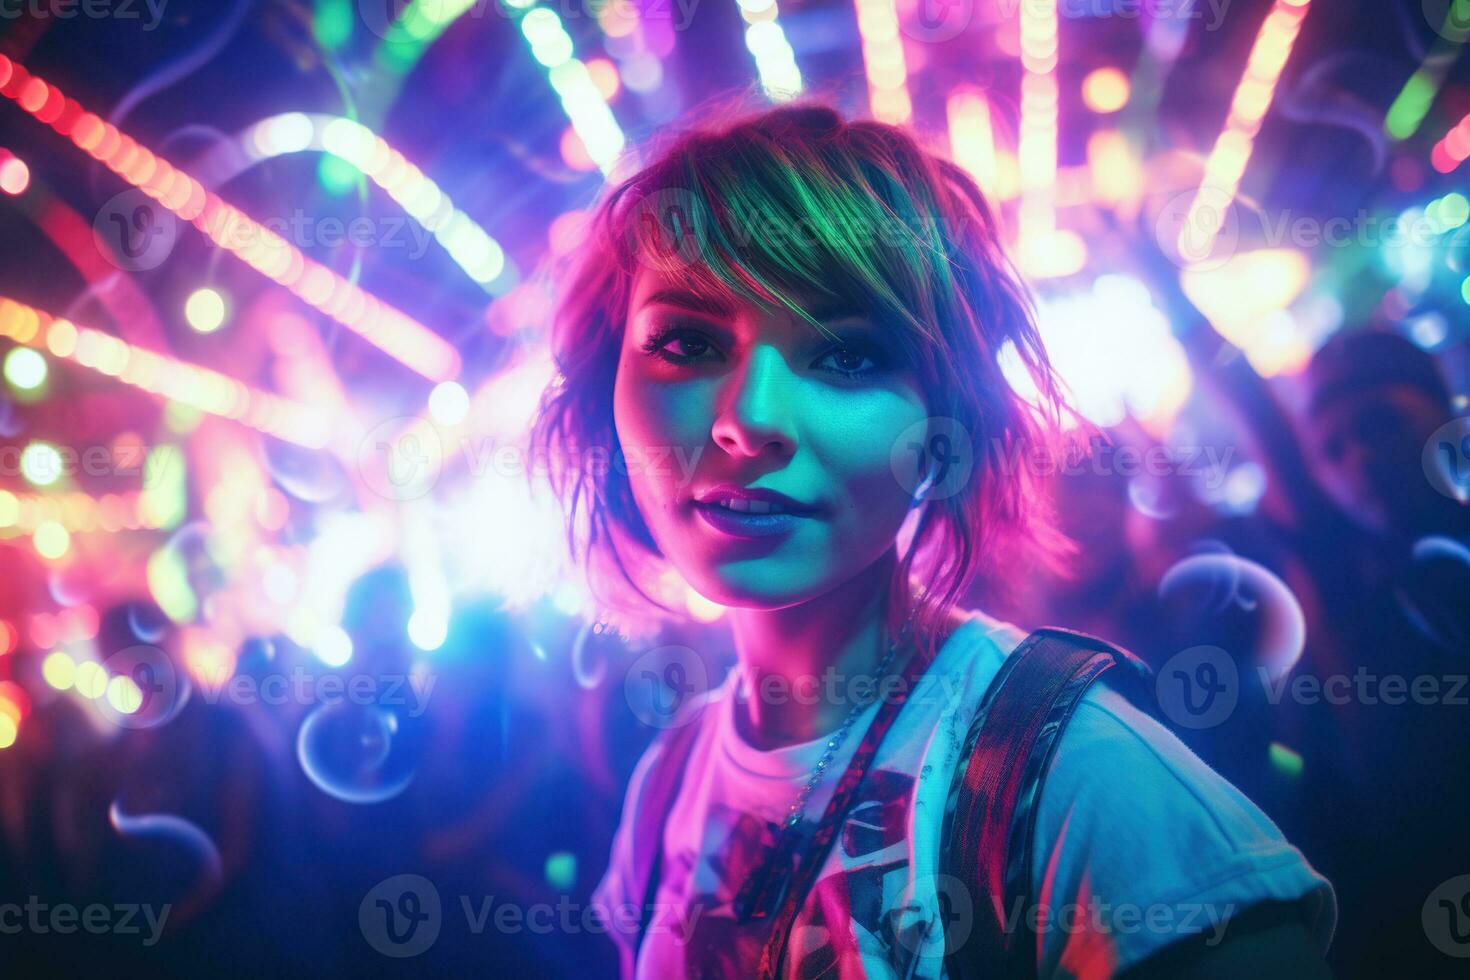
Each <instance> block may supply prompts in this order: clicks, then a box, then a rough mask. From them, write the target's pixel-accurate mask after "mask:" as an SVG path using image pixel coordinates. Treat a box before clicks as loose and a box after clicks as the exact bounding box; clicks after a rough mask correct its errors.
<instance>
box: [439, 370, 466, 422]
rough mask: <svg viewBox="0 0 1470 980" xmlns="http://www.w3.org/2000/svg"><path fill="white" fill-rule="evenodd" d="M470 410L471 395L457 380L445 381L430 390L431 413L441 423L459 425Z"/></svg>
mask: <svg viewBox="0 0 1470 980" xmlns="http://www.w3.org/2000/svg"><path fill="white" fill-rule="evenodd" d="M469 412H470V395H469V392H467V391H465V389H464V385H462V384H460V383H459V382H457V381H444V382H441V383H439V384H437V385H435V386H434V390H433V391H431V392H429V414H430V415H432V416H433V417H434V421H435V422H438V423H439V424H440V425H458V424H459V423H461V422H463V421H464V419H465V416H466V415H468V414H469Z"/></svg>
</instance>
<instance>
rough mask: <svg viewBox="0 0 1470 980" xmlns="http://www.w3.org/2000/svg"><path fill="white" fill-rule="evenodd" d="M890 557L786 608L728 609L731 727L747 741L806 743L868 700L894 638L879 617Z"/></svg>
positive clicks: (761, 745)
mask: <svg viewBox="0 0 1470 980" xmlns="http://www.w3.org/2000/svg"><path fill="white" fill-rule="evenodd" d="M896 561H897V555H896V553H895V552H892V551H890V552H889V553H888V554H886V555H885V556H884V557H883V558H882V559H880V560H878V561H876V562H874V563H872V564H871V565H870V566H869V567H868V568H867V569H865V570H864V571H863V572H862V573H860V574H859V575H856V576H854V577H853V578H852V579H849V580H848V581H847V582H845V583H843V584H842V585H840V586H838V587H837V588H835V589H833V590H832V591H830V592H828V593H826V594H824V595H821V596H818V597H817V598H815V599H812V600H809V601H807V602H803V603H799V604H797V605H794V606H787V607H786V608H784V609H741V608H737V609H733V610H731V612H732V617H733V624H734V637H735V651H736V655H737V657H738V658H739V668H738V669H739V670H740V671H741V672H742V673H741V682H742V683H741V688H740V693H741V698H740V700H739V702H738V703H737V705H736V711H735V719H736V731H737V732H738V733H739V734H740V736H741V737H742V738H744V739H745V741H747V742H748V743H750V744H751V745H753V746H754V747H756V748H758V749H762V750H769V749H774V748H779V747H781V746H783V745H793V744H796V743H799V742H806V741H810V740H812V739H814V738H818V737H820V736H822V735H826V734H827V733H829V732H832V731H835V730H836V729H837V728H838V727H839V726H840V725H841V724H842V722H843V720H844V719H845V718H846V717H847V714H848V712H849V710H850V709H851V708H852V706H853V704H854V703H855V702H856V701H864V702H865V703H867V702H870V701H871V699H872V697H873V694H874V691H875V688H874V682H875V681H876V680H877V678H876V677H874V672H875V671H876V669H877V667H878V665H879V663H880V662H881V661H882V659H883V655H884V654H885V653H886V652H887V650H888V645H889V643H890V642H891V639H892V638H891V637H889V636H888V635H886V630H885V629H884V618H885V612H886V607H887V601H888V595H889V588H890V582H891V581H892V575H893V569H894V567H895V563H896ZM905 645H906V646H912V643H911V641H906V643H905ZM903 653H904V651H899V656H898V657H895V660H894V664H895V665H897V664H898V663H899V662H900V660H901V658H902V654H903Z"/></svg>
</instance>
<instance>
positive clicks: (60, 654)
mask: <svg viewBox="0 0 1470 980" xmlns="http://www.w3.org/2000/svg"><path fill="white" fill-rule="evenodd" d="M41 676H42V677H43V678H45V680H46V683H47V684H49V685H51V686H52V687H53V688H55V689H56V690H58V691H68V690H71V686H72V685H73V684H75V683H76V680H77V664H76V661H75V660H73V659H72V658H71V654H69V653H67V652H66V651H65V650H54V651H52V652H51V653H48V654H47V655H46V659H45V660H43V661H41Z"/></svg>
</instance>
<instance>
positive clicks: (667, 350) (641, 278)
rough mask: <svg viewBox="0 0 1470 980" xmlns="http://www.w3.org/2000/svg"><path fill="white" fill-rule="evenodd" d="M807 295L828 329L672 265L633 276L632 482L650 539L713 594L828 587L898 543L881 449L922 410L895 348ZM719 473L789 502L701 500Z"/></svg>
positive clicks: (741, 595)
mask: <svg viewBox="0 0 1470 980" xmlns="http://www.w3.org/2000/svg"><path fill="white" fill-rule="evenodd" d="M804 308H805V309H806V310H807V312H809V313H811V314H812V315H813V316H814V317H816V318H817V319H818V320H819V321H821V322H823V323H824V324H825V325H826V326H827V327H828V333H827V334H823V333H822V332H821V331H819V330H817V329H816V328H815V327H812V326H811V325H810V324H808V323H807V322H806V321H804V320H802V319H801V318H800V317H798V316H796V315H795V314H793V313H790V312H788V311H786V310H785V309H784V308H779V309H772V308H768V307H763V306H757V305H754V304H751V303H750V302H748V301H746V300H744V299H743V298H740V297H730V296H723V297H709V296H700V295H697V294H695V293H694V292H692V287H690V286H689V285H688V284H687V282H685V281H681V279H680V278H679V276H678V275H677V274H668V273H664V272H660V271H657V270H654V269H650V268H644V269H642V270H640V271H639V273H638V275H637V277H636V278H635V280H634V283H633V290H632V298H631V301H630V303H629V309H628V320H627V329H626V330H625V331H624V333H623V342H622V350H621V354H620V357H619V362H618V372H617V380H616V384H615V386H614V393H613V415H614V423H615V425H616V427H617V433H618V439H619V441H620V443H621V445H622V449H623V452H624V454H625V456H626V459H627V467H628V479H629V481H630V483H631V485H632V490H633V496H634V499H635V500H636V501H637V504H638V507H639V509H640V510H641V512H642V514H643V518H644V521H645V522H646V523H647V525H648V528H649V530H650V532H651V533H652V534H653V538H654V540H655V541H656V542H657V544H658V546H659V548H660V550H661V551H662V552H663V553H664V555H665V556H667V558H668V559H669V560H670V561H671V562H672V563H673V565H674V567H675V568H677V569H678V570H679V572H680V573H681V574H682V575H683V576H684V578H685V579H686V581H688V583H689V584H690V585H691V586H692V587H693V588H694V589H695V590H697V591H698V592H699V593H700V594H701V595H703V596H705V597H706V598H708V599H710V600H711V601H713V602H716V603H719V604H721V605H726V606H747V607H757V608H781V607H784V606H787V605H792V604H794V603H797V602H800V601H804V600H806V599H809V598H812V597H815V596H818V595H821V594H823V593H825V592H827V591H829V590H831V589H833V588H835V587H836V586H838V585H840V584H841V583H843V582H845V581H847V580H848V579H850V578H852V577H853V576H855V575H856V574H857V573H858V572H860V571H862V570H863V569H864V568H866V567H868V566H869V565H870V564H871V563H872V562H874V561H875V560H877V559H878V558H879V557H881V556H882V555H883V554H884V552H885V551H887V550H888V549H889V548H890V547H892V546H893V544H894V539H895V537H896V535H897V533H898V530H899V527H900V525H901V524H902V523H903V519H904V517H905V515H906V514H907V512H908V509H909V503H910V500H911V491H912V489H913V488H912V487H905V486H903V485H902V484H901V483H900V480H899V479H898V478H897V477H896V476H895V473H894V469H893V467H892V465H891V464H890V456H891V453H892V451H893V449H894V447H895V444H896V443H897V442H898V440H899V439H900V436H901V435H902V436H903V437H904V438H905V441H908V440H909V439H912V438H913V437H914V433H913V432H910V433H905V431H904V430H905V429H909V428H910V427H911V426H913V425H914V424H915V423H918V422H922V421H923V420H924V419H925V418H926V416H927V412H926V407H925V400H924V397H923V395H922V393H921V390H920V387H919V383H918V381H917V379H916V378H915V377H914V375H913V373H912V371H911V370H910V369H909V368H908V367H907V366H906V365H905V364H904V362H903V360H902V357H901V348H900V347H899V345H898V344H897V343H896V342H895V340H894V337H893V335H892V334H891V333H890V332H887V331H885V329H884V327H883V326H882V325H881V324H879V323H875V322H873V321H872V320H871V319H868V318H866V317H864V316H863V315H862V314H861V313H858V312H856V311H852V310H842V309H838V308H825V309H822V308H817V307H814V306H810V305H808V306H805V307H804ZM923 435H924V430H923V429H920V430H919V435H918V439H917V440H916V441H919V442H921V443H922V441H923ZM720 486H725V487H734V488H757V489H766V490H771V491H775V492H777V493H779V494H784V495H785V497H786V498H789V500H790V501H791V503H790V504H789V505H786V508H787V509H788V511H796V512H788V513H787V514H785V515H780V514H773V515H769V516H754V515H742V514H738V513H733V514H732V513H731V512H730V511H729V510H725V509H719V506H718V504H716V503H714V501H713V500H707V498H709V497H710V495H711V494H713V493H715V491H716V488H718V487H720ZM701 501H707V502H701ZM756 508H757V509H759V505H756Z"/></svg>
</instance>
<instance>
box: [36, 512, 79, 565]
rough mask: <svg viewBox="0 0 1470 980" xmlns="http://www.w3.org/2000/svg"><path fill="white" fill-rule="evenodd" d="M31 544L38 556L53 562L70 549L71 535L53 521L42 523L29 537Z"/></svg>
mask: <svg viewBox="0 0 1470 980" xmlns="http://www.w3.org/2000/svg"><path fill="white" fill-rule="evenodd" d="M31 543H32V544H34V545H35V547H36V553H37V554H38V555H40V556H41V557H42V558H50V559H51V560H53V561H55V560H56V559H58V558H60V557H61V556H62V555H65V554H66V552H67V550H68V549H69V548H71V534H70V532H68V531H67V529H66V528H64V527H62V526H61V525H60V524H58V523H56V522H55V521H42V522H41V523H40V524H39V525H38V526H37V527H36V531H35V533H34V534H32V535H31Z"/></svg>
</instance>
